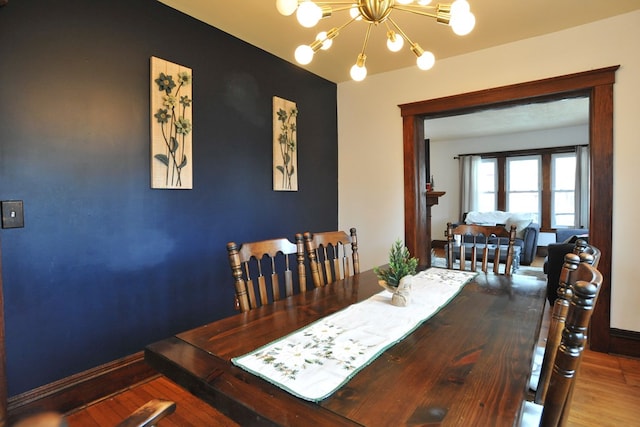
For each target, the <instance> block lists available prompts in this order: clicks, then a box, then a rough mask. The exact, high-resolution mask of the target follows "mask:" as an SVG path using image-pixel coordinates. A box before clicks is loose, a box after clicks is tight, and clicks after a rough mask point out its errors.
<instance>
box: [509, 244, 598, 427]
mask: <svg viewBox="0 0 640 427" xmlns="http://www.w3.org/2000/svg"><path fill="white" fill-rule="evenodd" d="M571 255H575V254H571ZM574 275H575V279H576V280H575V283H574V284H573V286H571V289H570V293H571V302H570V304H569V308H568V312H567V318H566V321H565V325H564V328H563V330H562V335H561V340H560V344H559V345H558V347H557V349H556V350H555V357H554V362H553V369H552V370H551V376H550V379H549V384H548V387H547V388H546V394H545V396H544V401H543V402H542V403H536V402H531V401H526V402H524V404H523V411H522V416H521V423H520V426H521V427H529V426H542V427H550V426H554V427H555V426H562V425H565V423H566V421H567V419H568V416H569V409H570V406H571V398H572V395H573V388H574V384H575V379H576V373H577V372H578V368H579V365H580V359H581V357H582V353H583V350H584V347H585V345H586V342H587V331H588V328H589V321H590V319H591V315H592V313H593V308H594V306H595V303H596V299H597V296H598V292H599V290H600V287H601V285H602V274H601V273H600V272H599V271H598V270H597V269H596V268H594V267H593V266H591V265H590V264H588V263H586V262H583V263H579V264H578V267H577V269H576V270H575V273H574Z"/></svg>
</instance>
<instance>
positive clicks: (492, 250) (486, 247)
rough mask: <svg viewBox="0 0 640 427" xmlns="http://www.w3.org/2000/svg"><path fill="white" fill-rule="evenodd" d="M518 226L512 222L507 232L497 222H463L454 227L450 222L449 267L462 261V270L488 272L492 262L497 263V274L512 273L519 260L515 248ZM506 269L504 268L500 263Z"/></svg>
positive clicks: (448, 231)
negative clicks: (490, 224)
mask: <svg viewBox="0 0 640 427" xmlns="http://www.w3.org/2000/svg"><path fill="white" fill-rule="evenodd" d="M515 239H516V226H515V225H512V226H511V228H510V230H509V231H507V230H506V229H505V228H504V227H502V226H499V225H495V226H488V225H475V224H460V225H457V226H454V225H453V224H452V223H450V222H449V223H447V244H446V248H445V254H446V256H447V268H449V269H453V268H454V263H455V261H456V260H457V259H458V260H460V265H459V267H458V268H459V269H460V270H466V269H467V268H468V269H469V270H470V271H477V269H478V265H477V264H478V262H480V269H481V270H482V271H483V272H484V273H486V272H487V270H488V265H489V263H490V262H491V263H493V269H492V271H493V273H495V274H504V275H506V276H510V275H511V273H512V271H513V269H514V266H515V267H517V265H518V260H517V254H516V253H515V252H516V249H515V247H514V245H515ZM501 264H502V265H504V269H500V265H501Z"/></svg>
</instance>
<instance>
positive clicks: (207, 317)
mask: <svg viewBox="0 0 640 427" xmlns="http://www.w3.org/2000/svg"><path fill="white" fill-rule="evenodd" d="M231 3H234V2H230V3H229V4H231ZM226 7H235V6H229V5H228V6H226ZM238 7H240V6H238ZM274 7H275V6H274ZM151 56H157V57H160V58H163V59H166V60H168V61H171V62H175V63H178V64H182V65H185V66H187V67H190V68H192V70H193V99H194V102H193V122H194V130H193V158H194V160H193V163H194V188H193V190H152V189H151V188H150V184H149V182H150V180H149V163H150V160H149V151H150V148H149V145H150V142H149V126H150V125H149V120H150V111H149V109H150V107H149V85H150V83H149V79H150V57H151ZM274 95H275V96H279V97H282V98H285V99H288V100H291V101H294V102H296V103H297V106H298V109H299V111H300V113H299V116H298V141H299V152H298V156H299V157H298V163H299V191H298V192H274V191H272V183H271V181H272V178H271V173H272V172H271V167H272V146H271V144H272V143H271V141H272V115H271V114H272V111H271V110H272V104H271V103H272V97H273V96H274ZM337 155H338V154H337V118H336V85H335V84H333V83H331V82H329V81H326V80H324V79H321V78H319V77H317V76H315V75H313V74H311V73H308V72H306V71H304V70H302V69H299V68H298V67H295V66H293V65H291V64H289V63H288V62H286V61H283V60H280V59H278V58H276V57H274V56H272V55H270V54H267V53H266V52H264V51H262V50H260V49H258V48H255V47H253V46H251V45H249V44H247V43H244V42H242V41H240V40H238V39H236V38H234V37H231V36H229V35H228V34H226V33H224V32H222V31H219V30H217V29H215V28H213V27H211V26H209V25H207V24H204V23H202V22H200V21H197V20H195V19H192V18H190V17H188V16H186V15H183V14H182V13H180V12H178V11H175V10H173V9H171V8H169V7H167V6H165V5H163V4H162V3H159V2H157V1H155V0H110V1H93V0H65V1H58V0H56V1H54V0H11V1H10V2H9V4H8V5H7V6H6V7H3V8H1V9H0V200H12V199H15V200H24V210H25V228H22V229H3V230H0V238H1V240H2V256H3V259H2V261H3V279H4V297H5V312H6V324H5V327H6V346H7V367H8V372H9V373H8V382H9V394H10V395H16V394H19V393H22V392H25V391H27V390H30V389H32V388H35V387H38V386H41V385H44V384H47V383H49V382H52V381H54V380H58V379H60V378H63V377H66V376H69V375H71V374H74V373H77V372H81V371H84V370H86V369H89V368H92V367H95V366H97V365H100V364H103V363H106V362H109V361H112V360H115V359H118V358H120V357H123V356H126V355H129V354H133V353H135V352H137V351H141V350H142V349H143V348H144V346H145V345H146V344H148V343H151V342H154V341H156V340H159V339H162V338H165V337H167V336H169V335H171V334H173V333H175V332H178V331H181V330H184V329H187V328H191V327H195V326H198V325H200V324H203V323H206V322H209V321H212V320H215V319H218V318H222V317H225V316H229V315H232V314H234V313H235V312H234V309H233V285H232V278H231V273H230V269H229V266H228V262H227V257H226V248H225V246H226V243H227V242H228V241H230V240H235V241H237V242H242V241H250V240H260V239H266V238H272V237H280V236H284V237H289V238H290V239H292V240H293V238H294V234H295V233H296V232H302V231H306V230H311V231H313V230H315V231H320V230H331V229H336V227H337V203H338V202H337V191H338V190H337V163H338V161H337Z"/></svg>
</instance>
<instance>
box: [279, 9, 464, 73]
mask: <svg viewBox="0 0 640 427" xmlns="http://www.w3.org/2000/svg"><path fill="white" fill-rule="evenodd" d="M430 3H431V0H348V1H312V0H276V7H277V9H278V11H279V12H280V13H281V14H282V15H285V16H289V15H292V14H293V13H294V12H295V13H296V17H297V18H298V22H299V23H300V25H302V26H303V27H307V28H311V27H314V26H315V25H316V24H317V23H318V22H319V21H320V20H321V19H323V18H328V17H331V16H332V14H333V13H334V12H341V11H349V14H350V17H351V19H350V20H348V21H347V22H346V23H344V24H342V25H341V26H339V27H333V28H331V29H330V30H329V31H322V32H320V33H318V35H317V36H316V39H315V40H314V41H313V42H312V43H311V44H309V45H301V46H298V48H297V49H296V51H295V58H296V61H297V62H298V63H299V64H301V65H306V64H309V63H310V62H311V60H312V59H313V55H314V54H315V53H316V52H317V51H318V50H320V49H322V50H327V49H329V48H330V47H331V44H332V43H333V39H334V38H335V37H336V36H337V35H338V34H339V33H340V31H342V30H343V29H344V28H345V27H346V26H347V25H349V24H351V23H352V22H356V21H360V22H364V23H366V24H367V30H366V33H365V36H364V44H363V46H362V51H361V52H360V54H358V57H357V59H356V63H355V64H354V65H353V67H351V73H350V74H351V78H352V79H353V80H356V81H361V80H364V78H365V77H366V76H367V68H366V67H365V62H366V59H367V56H366V55H365V50H366V48H367V42H368V41H369V35H370V34H371V29H372V27H373V26H378V25H379V24H384V25H385V27H386V29H387V47H388V48H389V50H390V51H392V52H397V51H399V50H401V49H402V47H403V46H404V43H405V41H406V42H407V44H408V45H409V49H410V50H411V51H412V52H413V53H414V55H415V56H416V58H417V59H416V63H417V65H418V68H420V69H422V70H428V69H430V68H431V67H433V64H434V63H435V56H434V55H433V53H431V52H429V51H425V50H424V49H422V48H421V47H420V45H418V43H414V42H413V41H411V39H410V38H409V36H407V34H406V33H405V32H404V31H402V29H401V28H400V26H399V25H398V24H397V23H396V22H395V21H394V20H393V19H392V18H391V13H392V12H393V11H402V12H407V13H413V14H417V15H422V16H427V17H430V18H434V19H435V20H436V22H438V23H440V24H444V25H449V26H451V28H452V29H453V32H454V33H456V34H458V35H460V36H464V35H466V34H469V33H470V32H471V30H472V29H473V27H474V26H475V23H476V18H475V16H473V14H472V13H471V11H470V8H469V3H467V1H466V0H455V1H454V2H453V3H451V4H436V5H435V6H431V5H430Z"/></svg>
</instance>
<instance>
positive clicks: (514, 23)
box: [158, 0, 640, 83]
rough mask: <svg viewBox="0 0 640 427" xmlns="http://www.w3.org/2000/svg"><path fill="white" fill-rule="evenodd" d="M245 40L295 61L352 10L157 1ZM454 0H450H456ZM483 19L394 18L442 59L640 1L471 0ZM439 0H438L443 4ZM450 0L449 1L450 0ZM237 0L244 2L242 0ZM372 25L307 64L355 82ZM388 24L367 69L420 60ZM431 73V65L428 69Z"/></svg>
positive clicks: (374, 36) (375, 34) (354, 30)
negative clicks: (389, 39)
mask: <svg viewBox="0 0 640 427" xmlns="http://www.w3.org/2000/svg"><path fill="white" fill-rule="evenodd" d="M158 1H160V2H161V3H164V4H166V5H168V6H171V7H173V8H174V9H177V10H179V11H181V12H183V13H185V14H187V15H190V16H192V17H194V18H196V19H198V20H200V21H203V22H205V23H207V24H210V25H212V26H214V27H216V28H219V29H221V30H223V31H225V32H227V33H229V34H231V35H233V36H235V37H237V38H239V39H241V40H244V41H246V42H248V43H250V44H252V45H254V46H257V47H259V48H261V49H263V50H265V51H267V52H270V53H272V54H273V55H275V56H278V57H280V58H282V59H284V60H286V61H289V62H291V63H295V60H294V58H293V52H294V51H295V49H296V47H297V46H298V45H300V44H309V43H311V42H312V41H313V40H314V38H315V35H316V34H317V33H318V32H319V31H321V30H325V31H326V30H328V29H330V28H332V27H339V26H340V25H342V24H344V23H345V22H347V21H348V12H336V13H335V14H334V16H333V17H331V18H328V19H327V20H326V22H325V21H324V20H323V21H321V22H320V23H319V24H318V26H317V27H316V28H311V29H308V28H303V27H302V26H300V25H299V24H298V22H297V20H296V19H295V17H294V16H282V15H280V13H278V11H277V10H276V6H275V4H276V0H158ZM450 2H451V1H446V3H450ZM468 2H469V4H470V5H471V11H472V12H473V13H474V15H475V16H476V26H475V28H474V30H473V31H472V32H471V33H470V34H469V35H467V36H464V37H459V36H456V35H455V34H454V33H453V32H452V31H451V29H450V28H449V27H448V26H445V25H440V24H437V23H436V22H435V20H433V19H432V18H426V17H421V16H417V15H414V14H407V13H403V12H401V11H393V13H392V15H391V17H392V18H393V19H394V21H396V22H397V23H398V25H400V27H401V28H402V29H403V31H404V32H405V33H406V34H407V35H408V36H409V38H410V39H411V40H412V41H414V42H416V43H418V44H420V46H421V47H422V48H423V49H425V50H430V51H432V52H433V53H434V55H435V56H436V66H437V61H438V59H442V58H447V57H451V56H456V55H461V54H464V53H469V52H472V51H477V50H481V49H486V48H489V47H492V46H497V45H501V44H505V43H510V42H514V41H517V40H522V39H526V38H530V37H535V36H538V35H542V34H546V33H551V32H555V31H560V30H563V29H566V28H570V27H574V26H578V25H583V24H586V23H589V22H593V21H597V20H600V19H604V18H607V17H611V16H615V15H619V14H623V13H627V12H630V11H633V10H636V9H640V1H639V0H609V1H605V0H535V1H533V0H468ZM436 3H437V0H434V1H433V2H432V4H436ZM443 3H445V2H443ZM235 5H237V6H235ZM365 29H366V27H365V25H363V24H362V23H360V22H354V23H353V24H351V25H349V26H347V27H346V28H344V29H343V30H342V31H341V32H340V34H339V35H338V37H336V38H335V39H334V43H333V46H332V47H331V49H329V50H328V51H319V52H318V53H317V54H316V55H315V57H314V59H313V61H312V62H311V63H310V64H309V65H306V66H304V68H306V69H307V70H309V71H311V72H313V73H315V74H317V75H319V76H321V77H324V78H325V79H327V80H330V81H332V82H334V83H341V82H344V81H349V80H351V78H350V77H349V69H350V68H351V66H352V65H353V64H354V63H355V61H356V58H357V56H358V53H359V52H360V50H361V49H362V45H363V42H364V34H365ZM385 38H386V28H384V27H382V28H373V30H372V31H371V38H370V40H369V42H368V44H367V48H366V55H367V70H368V74H369V75H372V74H376V73H382V72H387V71H392V70H396V69H400V68H406V67H412V66H415V56H414V55H413V53H411V52H410V51H409V49H408V48H407V47H406V45H405V47H404V48H403V49H402V50H401V51H400V52H396V53H391V52H389V50H388V49H387V48H386V42H385ZM427 72H428V71H427Z"/></svg>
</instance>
